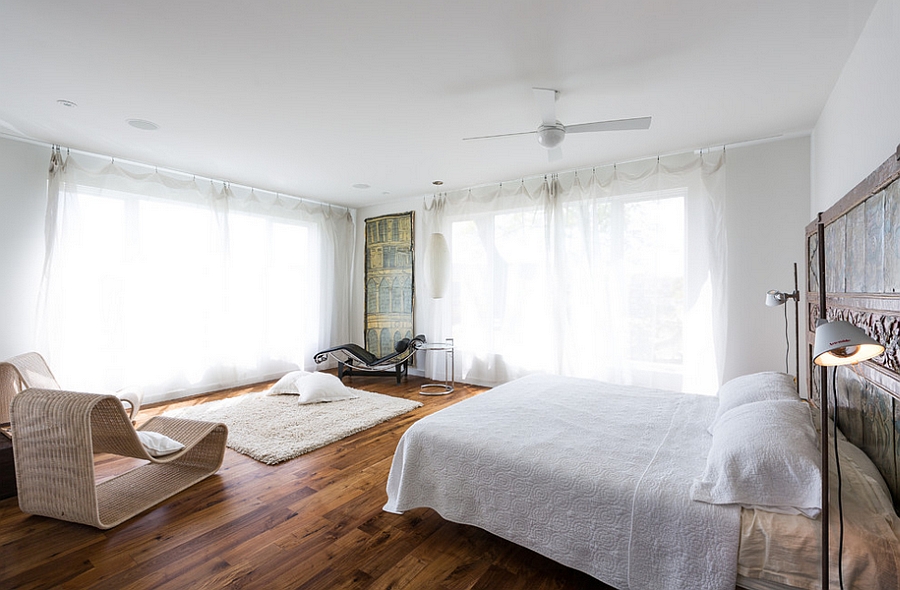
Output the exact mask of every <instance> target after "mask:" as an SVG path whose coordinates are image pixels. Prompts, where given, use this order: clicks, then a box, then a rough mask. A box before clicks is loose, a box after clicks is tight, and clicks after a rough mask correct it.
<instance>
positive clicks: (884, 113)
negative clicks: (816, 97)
mask: <svg viewBox="0 0 900 590" xmlns="http://www.w3.org/2000/svg"><path fill="white" fill-rule="evenodd" d="M898 57H900V0H879V2H878V3H877V4H876V5H875V8H874V9H873V10H872V14H871V16H870V17H869V21H868V22H867V23H866V26H865V28H864V29H863V32H862V35H860V38H859V40H858V41H857V43H856V47H855V48H854V49H853V52H852V53H851V54H850V59H848V60H847V63H846V64H845V65H844V69H843V71H842V72H841V75H840V78H839V79H838V81H837V83H836V84H835V86H834V89H833V90H832V91H831V95H830V96H829V98H828V102H827V103H826V105H825V108H824V109H823V110H822V114H821V115H820V117H819V120H818V122H817V123H816V126H815V129H814V130H813V134H812V170H811V175H812V198H811V201H810V214H811V215H810V218H812V217H813V216H814V215H815V214H816V213H817V212H819V211H824V210H826V209H827V208H828V207H830V206H831V205H833V204H834V203H836V202H837V201H838V200H839V199H840V198H841V197H843V196H844V195H845V194H847V193H848V192H849V191H850V189H852V188H853V187H854V186H856V185H857V184H858V183H859V182H860V181H861V180H863V179H864V178H865V177H866V176H868V175H869V173H871V172H872V171H873V170H875V168H877V167H878V166H879V165H880V164H881V163H882V162H884V161H885V160H886V159H887V158H888V157H889V156H891V154H893V153H894V152H895V150H896V148H897V144H898V143H900V103H898V97H900V64H898Z"/></svg>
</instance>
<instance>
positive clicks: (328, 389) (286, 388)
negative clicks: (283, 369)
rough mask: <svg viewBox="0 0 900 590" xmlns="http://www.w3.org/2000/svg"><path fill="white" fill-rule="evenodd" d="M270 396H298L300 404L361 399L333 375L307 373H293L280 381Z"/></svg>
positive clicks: (273, 387) (270, 391) (274, 386)
mask: <svg viewBox="0 0 900 590" xmlns="http://www.w3.org/2000/svg"><path fill="white" fill-rule="evenodd" d="M268 393H269V394H270V395H282V394H287V395H297V396H300V399H299V403H300V404H316V403H319V402H336V401H340V400H345V399H355V398H357V397H359V396H358V395H355V394H353V393H352V392H351V391H350V390H349V389H347V388H346V387H344V384H343V383H341V380H340V379H338V378H337V377H335V376H334V375H332V374H331V373H307V372H306V371H293V372H291V373H288V374H287V375H285V376H284V377H282V378H281V379H279V380H278V382H277V383H275V385H273V386H272V388H271V389H270V390H269V392H268Z"/></svg>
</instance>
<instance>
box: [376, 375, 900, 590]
mask: <svg viewBox="0 0 900 590" xmlns="http://www.w3.org/2000/svg"><path fill="white" fill-rule="evenodd" d="M773 381H776V382H778V381H780V383H781V384H783V387H781V388H780V389H779V388H775V389H778V391H774V390H773V388H772V386H771V384H772V382H773ZM727 385H729V386H730V389H729V392H730V397H729V392H723V400H728V399H734V398H735V397H736V396H743V395H746V391H747V390H748V389H754V388H755V389H758V390H761V391H762V392H763V393H762V394H763V396H764V397H765V398H766V399H771V400H772V401H770V402H767V401H755V402H754V401H751V400H750V399H749V398H747V400H746V401H745V402H744V403H742V404H737V406H738V407H735V408H734V409H735V411H734V412H730V413H726V412H725V411H720V410H721V409H722V408H721V404H720V402H719V399H717V398H715V397H708V396H699V395H690V394H676V393H671V392H664V391H656V390H650V389H643V388H637V387H626V386H616V385H611V384H607V383H601V382H599V381H592V380H587V379H575V378H567V377H558V376H550V375H534V376H530V377H525V378H523V379H519V380H516V381H513V382H510V383H507V384H504V385H501V386H499V387H496V388H494V389H492V390H490V391H488V392H485V393H483V394H481V395H479V396H476V397H474V398H471V399H468V400H466V401H463V402H460V403H458V404H455V405H453V406H451V407H449V408H446V409H444V410H441V411H440V412H437V413H435V414H432V415H431V416H428V417H426V418H423V419H422V420H420V421H418V422H417V423H415V424H414V425H413V426H412V427H410V428H409V430H407V432H406V433H404V435H403V437H402V438H401V441H400V443H399V445H398V448H397V451H396V453H395V455H394V459H393V464H392V468H391V473H390V476H389V478H388V486H387V491H388V502H387V504H386V505H385V507H384V509H385V510H386V511H388V512H394V513H402V512H404V511H406V510H411V509H413V508H419V507H428V508H432V509H434V510H435V511H437V512H438V513H439V514H440V515H441V516H442V517H443V518H445V519H447V520H450V521H453V522H458V523H462V524H469V525H474V526H478V527H480V528H483V529H485V530H487V531H489V532H491V533H494V534H496V535H498V536H500V537H503V538H505V539H507V540H510V541H512V542H514V543H517V544H520V545H523V546H525V547H528V548H530V549H533V550H535V551H537V552H538V553H541V554H543V555H545V556H547V557H550V558H551V559H554V560H556V561H558V562H560V563H562V564H564V565H567V566H570V567H573V568H575V569H578V570H581V571H584V572H585V573H588V574H590V575H592V576H594V577H595V578H597V579H599V580H601V581H603V582H604V583H606V584H609V585H611V586H613V587H615V588H621V589H631V588H648V589H649V588H653V589H666V588H670V589H688V588H690V589H697V588H704V589H709V590H713V589H728V590H730V589H733V588H735V587H736V586H737V585H740V587H744V588H749V589H751V590H756V589H775V588H818V587H819V586H818V584H819V570H818V563H819V562H818V558H817V556H818V538H819V537H818V534H819V529H818V521H817V520H813V519H811V518H809V517H808V516H805V515H803V514H802V512H806V513H807V514H810V515H813V516H815V515H817V514H818V506H816V505H815V504H816V500H817V499H818V498H819V497H820V496H821V491H820V488H819V487H817V483H818V481H819V479H818V477H819V476H818V470H817V468H816V467H817V463H816V458H817V450H816V446H815V436H816V435H815V431H814V419H813V416H812V412H811V410H810V409H809V407H808V405H807V404H805V403H803V402H801V401H799V398H797V394H796V391H795V389H794V386H793V383H792V382H791V378H790V376H788V375H782V374H759V375H750V376H746V377H744V378H741V379H737V380H735V381H734V382H731V383H730V384H727ZM723 389H727V388H723ZM792 398H794V399H793V401H791V400H792ZM782 403H783V404H788V405H791V408H792V409H795V410H799V412H800V413H799V414H797V416H795V417H794V418H791V419H790V420H788V421H784V420H782V421H779V418H778V417H777V416H776V417H774V418H773V417H770V416H763V417H762V418H760V417H759V416H758V414H761V413H764V412H761V411H760V409H759V408H758V407H754V406H759V405H760V404H769V405H772V404H775V405H776V406H778V407H780V405H779V404H782ZM748 404H750V405H748ZM745 408H746V409H747V410H750V411H744V412H743V416H742V417H737V413H738V412H741V411H742V410H743V409H745ZM804 412H805V415H804ZM729 418H732V419H731V420H730V421H729V420H728V419H729ZM740 420H749V421H748V422H747V423H744V424H741V423H739V421H740ZM798 420H799V422H798ZM804 421H805V424H804V423H803V422H804ZM714 422H715V423H716V424H717V428H718V429H719V430H723V429H724V434H721V433H720V436H725V437H726V438H728V437H730V438H731V439H732V443H733V446H732V448H731V453H732V455H731V456H729V457H728V458H727V459H725V460H724V462H723V463H722V465H724V464H729V462H731V463H732V464H733V461H734V459H735V458H737V459H739V460H740V461H741V463H743V464H745V465H746V464H747V463H749V462H751V461H752V460H751V459H748V455H746V454H745V453H757V454H763V453H760V452H759V450H760V448H764V449H765V452H766V453H768V454H769V456H770V457H772V459H773V460H772V462H768V460H767V461H766V462H757V463H755V464H754V465H753V469H754V472H756V473H766V472H765V470H766V469H769V472H768V474H767V475H765V476H764V477H763V478H762V479H763V480H765V483H766V493H765V496H766V497H755V498H753V499H752V500H751V499H749V498H746V497H743V496H741V494H745V493H746V491H745V490H742V489H739V490H737V491H729V490H725V492H726V493H735V494H737V496H736V497H732V498H724V499H726V500H735V499H737V500H743V501H745V502H747V503H748V505H753V504H761V506H760V507H758V508H750V509H748V508H741V507H740V505H739V504H738V503H736V502H732V501H728V502H726V503H724V504H715V503H709V502H708V501H696V500H694V497H697V496H704V497H705V498H706V499H707V500H709V498H710V497H711V496H716V495H719V498H722V496H721V493H722V491H723V489H722V488H723V486H721V485H719V484H720V483H721V480H722V477H723V474H722V470H723V469H724V468H720V469H719V470H718V471H714V472H713V475H712V477H706V476H707V475H708V473H709V472H710V470H709V462H708V458H709V457H710V456H711V455H712V454H714V453H716V452H717V451H716V448H717V447H714V441H715V439H714V435H713V434H711V433H710V432H709V430H710V427H711V426H712V425H713V424H714ZM803 426H805V427H806V428H805V431H804V430H803V428H802V427H803ZM765 430H769V431H770V434H773V433H774V436H767V433H766V432H765ZM785 431H789V432H788V433H787V436H786V433H785ZM792 431H797V432H796V433H795V435H794V436H793V437H792V436H791V435H790V432H792ZM714 432H717V431H715V430H714ZM753 433H758V435H757V436H756V437H755V442H754V440H749V439H752V438H754V437H753ZM804 436H805V440H804V438H803V437H804ZM716 444H718V443H716ZM803 444H806V445H807V448H806V452H805V453H804V452H802V451H800V450H798V449H800V448H802V445H803ZM842 445H845V446H847V448H846V449H844V455H843V456H842V458H843V457H844V456H846V457H848V458H847V459H845V464H844V466H843V468H844V478H843V483H844V494H845V496H851V497H853V498H855V499H858V500H859V502H856V503H849V504H848V506H847V512H846V514H847V516H848V518H851V517H852V523H853V529H852V530H848V531H846V532H845V538H846V539H847V540H848V543H847V545H848V548H850V549H852V552H850V551H845V554H844V559H845V564H852V567H846V566H845V571H844V579H845V581H846V582H851V583H852V584H851V585H847V586H846V587H848V588H854V587H861V588H887V587H894V586H893V585H892V584H888V585H885V583H884V582H885V580H893V581H896V579H897V574H898V572H900V544H898V542H897V538H898V536H900V519H897V518H896V516H895V515H894V513H893V509H892V506H891V503H890V495H889V493H888V492H887V491H886V487H885V486H884V484H883V483H882V484H880V486H875V485H874V484H872V483H871V482H872V481H874V477H877V476H878V472H877V470H875V468H874V466H872V464H871V462H868V463H867V464H866V463H865V462H864V461H863V459H865V455H864V454H862V455H861V457H860V456H859V455H858V454H856V453H859V451H858V449H856V448H855V447H852V445H851V444H850V443H849V442H848V441H843V442H842ZM719 446H721V445H719ZM850 447H852V448H853V449H855V451H854V452H851V449H850ZM735 452H737V456H736V457H735V455H734V453H735ZM719 454H721V453H719ZM851 456H852V457H853V459H854V461H855V462H856V463H858V464H860V465H862V467H860V468H857V466H856V465H855V464H854V465H851V464H850V459H849V457H851ZM785 457H787V459H786V458H785ZM798 457H799V459H798ZM784 461H787V463H784ZM804 461H805V463H804ZM782 465H788V466H789V467H790V471H791V473H792V474H793V475H792V476H791V477H788V478H784V479H785V481H784V482H782V483H783V484H784V485H778V483H777V482H776V483H775V484H773V483H772V482H773V480H776V479H777V478H779V477H780V476H781V475H783V474H784V471H783V470H780V469H779V467H780V466H782ZM804 470H805V471H806V473H805V476H806V477H805V479H804V481H803V485H802V486H799V489H791V488H796V487H797V486H794V485H793V483H792V482H794V480H796V479H797V478H798V477H800V476H802V475H803V471H804ZM797 474H800V476H798V475H797ZM873 474H874V476H873ZM704 478H705V479H706V480H707V481H704ZM751 479H752V478H751ZM757 479H759V478H757ZM701 483H705V484H707V485H706V486H705V487H704V486H702V485H699V484H701ZM710 483H711V484H712V485H708V484H710ZM750 484H751V487H752V484H753V482H752V481H751V482H750ZM725 487H727V486H725ZM784 489H787V491H786V492H785V491H783V490H784ZM751 491H752V490H751ZM772 510H777V511H778V512H772ZM787 512H795V514H786V513H787ZM851 540H852V542H850V541H851ZM801 558H802V559H801Z"/></svg>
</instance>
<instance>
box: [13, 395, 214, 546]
mask: <svg viewBox="0 0 900 590" xmlns="http://www.w3.org/2000/svg"><path fill="white" fill-rule="evenodd" d="M11 418H12V432H13V437H12V438H13V454H14V456H15V464H16V480H17V485H18V490H19V508H20V509H21V510H22V511H23V512H26V513H28V514H39V515H42V516H49V517H51V518H57V519H60V520H67V521H70V522H79V523H84V524H88V525H91V526H94V527H97V528H99V529H108V528H111V527H114V526H116V525H117V524H119V523H121V522H123V521H125V520H127V519H129V518H131V517H133V516H135V515H137V514H139V513H141V512H143V511H144V510H147V509H148V508H150V507H152V506H154V505H156V504H158V503H160V502H162V501H163V500H165V499H166V498H169V497H170V496H173V495H175V494H177V493H178V492H180V491H182V490H184V489H186V488H188V487H190V486H192V485H193V484H195V483H197V482H199V481H200V480H202V479H205V478H206V477H209V476H210V475H212V474H213V473H215V472H216V471H218V469H219V467H221V465H222V459H223V457H224V454H225V441H226V438H227V436H228V429H227V428H226V426H225V425H224V424H217V423H212V422H198V421H196V420H185V419H181V418H169V417H164V416H157V417H153V418H151V419H150V420H148V421H147V422H146V423H145V424H143V425H141V426H140V427H139V428H138V429H137V430H135V428H134V426H133V425H132V423H131V421H130V419H129V417H128V415H127V414H126V413H125V409H124V407H123V406H122V404H121V402H120V401H119V399H118V398H117V397H116V396H113V395H99V394H94V393H76V392H71V391H60V390H57V389H26V390H25V391H23V392H21V393H19V394H17V395H16V396H15V397H14V398H13V401H12V406H11ZM138 431H149V432H158V433H160V434H163V435H165V436H168V437H170V438H172V439H175V440H176V441H178V442H180V443H182V444H183V445H184V449H182V450H181V451H178V452H176V453H173V454H170V455H167V456H165V457H153V456H151V455H150V454H149V453H148V452H147V450H146V449H145V448H144V446H143V445H142V444H141V441H140V439H139V438H138V435H137V432H138ZM94 453H113V454H116V455H122V456H127V457H134V458H137V459H143V460H146V461H147V463H146V464H141V466H139V467H135V468H134V469H132V470H130V471H127V472H125V473H122V474H120V475H117V476H115V477H113V478H112V479H108V480H106V481H103V482H101V483H99V484H97V483H96V480H95V476H94Z"/></svg>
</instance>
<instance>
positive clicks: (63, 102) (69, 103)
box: [56, 98, 78, 109]
mask: <svg viewBox="0 0 900 590" xmlns="http://www.w3.org/2000/svg"><path fill="white" fill-rule="evenodd" d="M56 103H57V104H61V105H62V106H64V107H68V108H70V109H74V108H75V107H77V106H78V105H77V104H75V103H74V102H72V101H71V100H65V99H62V98H61V99H59V100H57V101H56Z"/></svg>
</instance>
